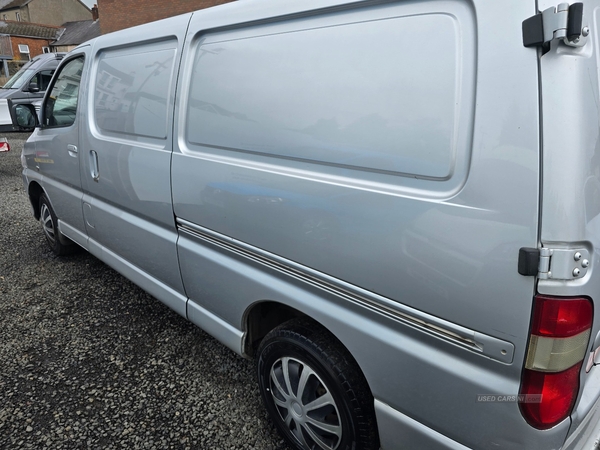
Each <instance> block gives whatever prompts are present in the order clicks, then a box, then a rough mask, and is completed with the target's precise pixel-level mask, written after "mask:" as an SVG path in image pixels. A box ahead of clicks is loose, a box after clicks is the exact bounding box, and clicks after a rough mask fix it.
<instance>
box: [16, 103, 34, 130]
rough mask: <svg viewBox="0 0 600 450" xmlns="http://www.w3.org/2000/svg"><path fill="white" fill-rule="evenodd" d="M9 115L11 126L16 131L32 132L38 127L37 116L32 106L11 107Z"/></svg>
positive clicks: (19, 105) (18, 105)
mask: <svg viewBox="0 0 600 450" xmlns="http://www.w3.org/2000/svg"><path fill="white" fill-rule="evenodd" d="M11 115H12V122H13V125H14V126H15V128H16V129H17V131H33V129H34V128H36V127H39V126H40V123H39V121H38V117H37V114H36V113H35V107H34V106H33V105H29V104H17V105H13V107H12V109H11Z"/></svg>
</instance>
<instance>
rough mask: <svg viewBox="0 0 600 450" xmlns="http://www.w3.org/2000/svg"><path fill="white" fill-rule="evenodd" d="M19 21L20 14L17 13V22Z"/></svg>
mask: <svg viewBox="0 0 600 450" xmlns="http://www.w3.org/2000/svg"><path fill="white" fill-rule="evenodd" d="M20 21H21V13H17V22H20Z"/></svg>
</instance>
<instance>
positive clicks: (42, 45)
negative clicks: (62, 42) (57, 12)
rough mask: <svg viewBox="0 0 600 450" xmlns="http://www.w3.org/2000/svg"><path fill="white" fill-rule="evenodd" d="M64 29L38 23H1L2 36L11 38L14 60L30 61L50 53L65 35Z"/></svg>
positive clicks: (0, 31) (5, 21)
mask: <svg viewBox="0 0 600 450" xmlns="http://www.w3.org/2000/svg"><path fill="white" fill-rule="evenodd" d="M63 31H64V28H62V27H55V26H50V25H40V24H37V23H26V22H15V21H12V20H3V21H0V34H2V35H8V36H10V43H11V47H12V51H13V58H12V59H13V60H15V61H29V60H30V59H31V58H33V57H35V56H37V55H41V54H42V53H47V52H49V51H50V44H51V43H52V42H54V41H55V40H56V39H57V38H58V37H60V35H61V34H62V33H63Z"/></svg>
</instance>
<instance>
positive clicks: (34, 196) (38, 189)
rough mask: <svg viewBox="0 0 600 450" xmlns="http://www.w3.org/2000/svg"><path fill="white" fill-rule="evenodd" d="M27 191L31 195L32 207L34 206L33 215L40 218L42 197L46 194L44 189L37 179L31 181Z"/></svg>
mask: <svg viewBox="0 0 600 450" xmlns="http://www.w3.org/2000/svg"><path fill="white" fill-rule="evenodd" d="M27 193H28V195H29V202H30V203H31V207H32V208H33V217H35V219H36V220H39V219H40V197H41V196H42V194H45V192H44V189H43V188H42V186H40V184H39V183H38V182H37V181H32V182H30V183H29V187H28V189H27ZM46 196H48V194H46Z"/></svg>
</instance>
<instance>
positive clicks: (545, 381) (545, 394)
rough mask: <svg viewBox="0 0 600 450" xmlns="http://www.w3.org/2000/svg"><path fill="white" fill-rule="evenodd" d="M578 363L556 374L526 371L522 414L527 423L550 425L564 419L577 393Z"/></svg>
mask: <svg viewBox="0 0 600 450" xmlns="http://www.w3.org/2000/svg"><path fill="white" fill-rule="evenodd" d="M580 369H581V363H579V364H576V365H574V366H573V367H571V368H570V369H567V370H565V371H563V372H558V373H545V372H537V371H535V370H525V372H524V373H523V382H522V383H521V384H522V387H521V395H522V396H523V397H522V398H521V403H520V406H521V413H522V414H523V416H524V417H525V418H526V419H527V421H528V422H529V424H530V425H533V426H534V427H535V428H539V429H542V430H544V429H548V428H552V427H553V426H554V425H556V424H558V423H559V422H561V421H562V420H563V419H565V418H566V417H567V416H568V415H569V414H570V413H571V409H572V408H573V404H574V403H575V399H576V398H577V393H578V392H579V370H580Z"/></svg>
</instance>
